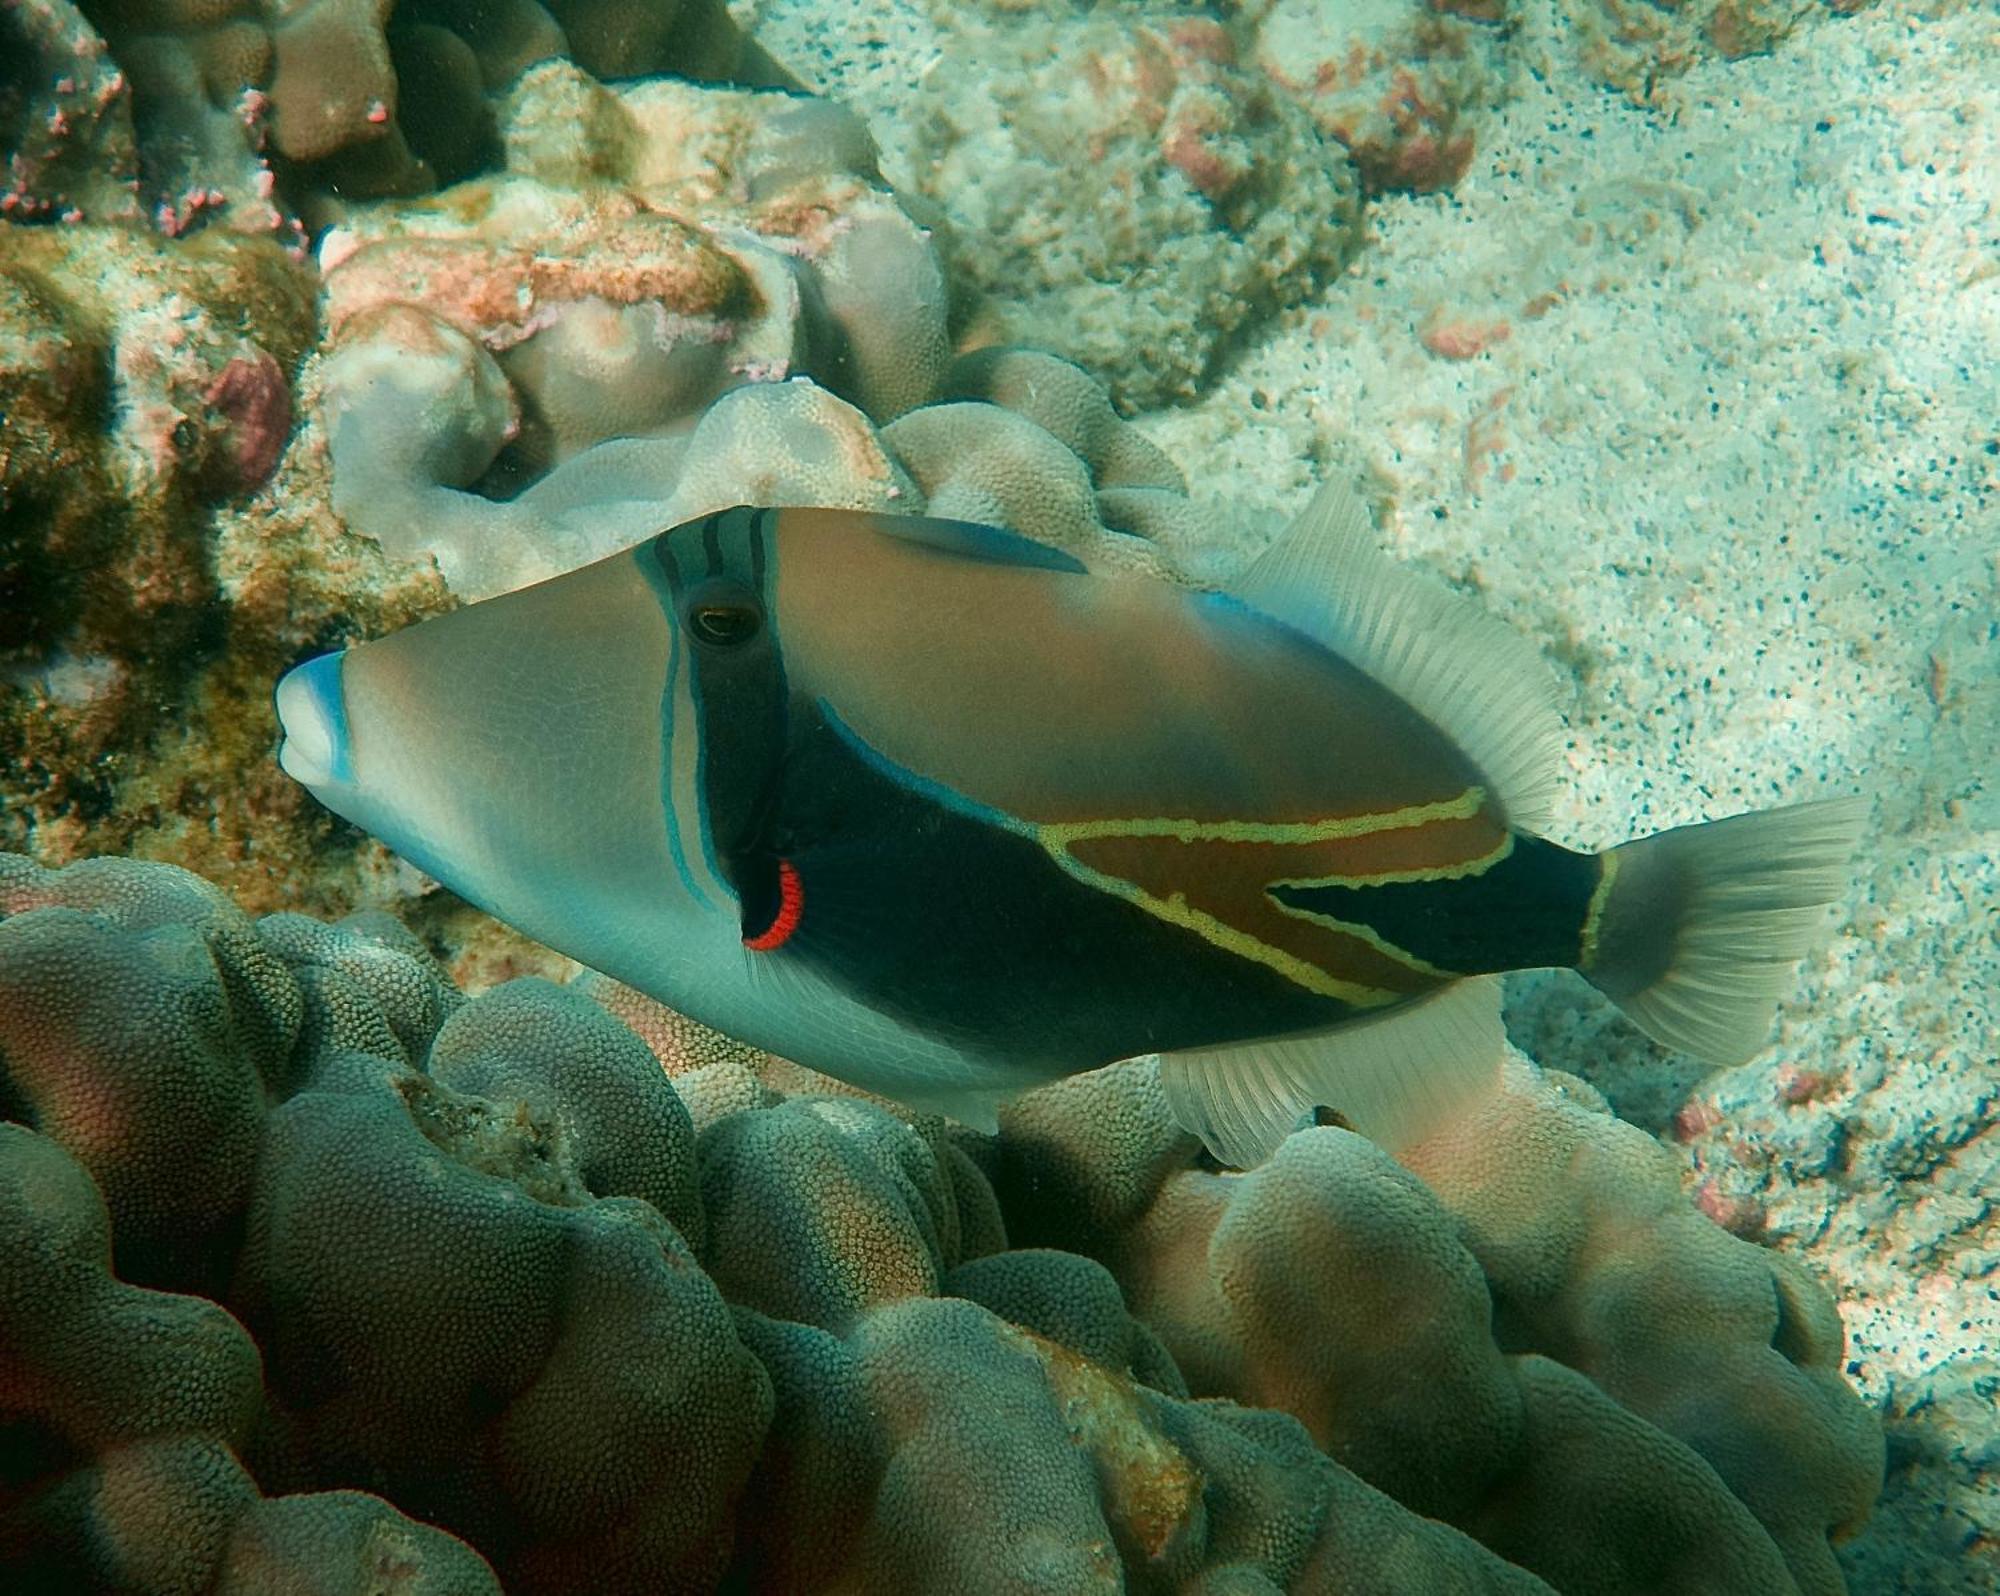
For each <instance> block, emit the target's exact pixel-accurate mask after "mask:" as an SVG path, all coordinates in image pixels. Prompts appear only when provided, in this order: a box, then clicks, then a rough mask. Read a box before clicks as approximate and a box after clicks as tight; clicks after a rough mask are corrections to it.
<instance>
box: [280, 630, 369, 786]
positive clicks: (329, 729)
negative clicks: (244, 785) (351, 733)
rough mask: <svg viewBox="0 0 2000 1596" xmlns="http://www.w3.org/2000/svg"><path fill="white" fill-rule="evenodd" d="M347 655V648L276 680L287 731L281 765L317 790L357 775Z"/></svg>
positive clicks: (294, 778) (293, 670)
mask: <svg viewBox="0 0 2000 1596" xmlns="http://www.w3.org/2000/svg"><path fill="white" fill-rule="evenodd" d="M346 658H347V652H346V650H345V649H343V650H341V651H340V652H338V653H333V654H321V655H320V656H319V657H318V658H316V659H309V660H307V661H306V662H305V663H304V664H303V665H300V666H297V667H295V668H294V669H292V670H290V671H287V672H286V673H285V676H284V679H283V680H281V681H280V682H279V683H278V692H277V706H278V725H279V728H280V729H281V730H282V731H283V732H284V741H283V742H282V743H280V744H279V746H278V765H279V768H280V769H282V770H283V771H284V772H285V774H286V775H288V776H290V777H291V778H292V780H294V781H296V782H298V783H300V784H301V785H302V786H304V787H307V788H310V789H311V790H313V791H314V792H318V791H319V790H321V789H322V788H325V787H329V786H333V785H335V784H341V783H346V782H349V781H351V780H352V779H353V767H352V764H351V762H350V760H349V758H348V735H347V699H346V694H345V691H344V689H343V687H342V683H341V668H342V662H343V661H344V660H345V659H346Z"/></svg>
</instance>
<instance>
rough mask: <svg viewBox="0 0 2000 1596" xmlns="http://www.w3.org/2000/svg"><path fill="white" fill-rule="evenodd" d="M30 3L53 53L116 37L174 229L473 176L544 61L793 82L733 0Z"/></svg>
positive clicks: (143, 159) (141, 138)
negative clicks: (504, 108)
mask: <svg viewBox="0 0 2000 1596" xmlns="http://www.w3.org/2000/svg"><path fill="white" fill-rule="evenodd" d="M24 16H25V19H26V20H25V21H24V22H23V23H22V24H20V26H21V27H22V29H23V31H24V33H26V34H27V36H28V37H29V38H30V39H31V40H32V41H34V42H35V43H36V45H37V46H38V47H39V48H40V50H41V51H42V52H43V53H44V54H46V55H49V56H50V57H51V58H53V57H54V53H55V50H56V48H57V47H58V46H59V47H60V48H61V49H63V50H64V51H66V52H67V53H68V54H70V55H73V56H75V57H77V58H79V59H81V60H83V61H86V62H88V61H90V60H93V59H97V58H101V57H103V56H104V54H105V44H106V42H107V41H108V43H109V46H110V50H111V52H112V53H113V54H115V56H116V58H117V61H118V63H119V65H120V66H122V67H123V68H124V71H125V72H126V73H129V74H130V79H131V90H130V96H129V100H130V103H129V108H128V107H127V105H126V104H125V103H124V102H125V95H124V90H123V87H122V85H121V86H120V88H119V91H118V98H119V105H118V107H117V115H118V117H119V118H120V120H121V121H122V123H123V133H124V137H125V138H126V139H127V140H130V139H131V138H132V130H133V129H134V128H136V134H137V137H136V146H137V150H138V154H139V165H140V167H141V168H142V176H143V186H144V190H145V193H146V196H147V201H148V204H149V207H151V208H154V209H155V210H156V214H157V217H158V219H159V221H160V222H161V223H162V225H163V226H165V227H166V228H167V229H168V230H169V231H175V230H178V229H180V228H183V227H185V226H187V225H189V224H190V223H191V222H192V221H194V220H195V219H196V218H198V217H204V216H206V215H226V216H227V217H228V220H229V223H230V225H231V226H233V227H235V228H237V229H239V230H245V231H253V232H255V231H269V230H272V229H274V228H282V227H284V226H286V224H287V221H288V210H287V207H292V208H296V209H297V210H301V211H303V212H304V213H306V214H307V216H308V217H309V218H310V219H313V220H315V221H323V220H325V219H326V217H327V215H328V214H330V213H335V212H338V211H339V210H341V209H344V208H345V207H346V206H347V205H349V204H351V203H352V202H353V201H354V199H356V198H357V197H361V198H365V197H368V196H373V195H382V194H413V193H422V192H426V191H428V190H431V189H434V188H437V187H439V186H440V185H442V184H444V183H449V182H452V181H455V180H457V179H458V178H461V177H465V176H467V175H469V174H470V173H471V172H473V171H475V170H477V169H478V168H479V167H480V166H481V165H483V164H484V163H486V162H487V161H488V160H489V159H490V158H491V156H492V154H493V150H494V141H495V130H494V127H493V121H492V115H491V112H490V110H489V109H488V99H489V97H490V96H495V95H499V94H502V93H504V92H505V91H506V90H507V89H508V87H509V86H510V85H511V84H512V83H513V82H514V80H515V79H516V78H518V77H519V76H520V74H521V73H522V72H523V71H524V70H526V69H527V68H529V67H532V66H533V65H535V64H536V63H538V62H541V61H546V60H552V59H565V58H566V59H570V60H574V61H575V62H576V63H578V64H579V65H580V66H581V67H582V68H583V69H584V70H585V71H588V72H592V73H596V74H598V75H600V76H615V77H636V76H642V75H646V74H650V73H658V72H669V71H671V72H675V73H678V74H680V75H682V76H685V77H691V78H698V79H707V80H726V81H735V82H744V83H761V84H772V85H788V84H791V83H792V82H793V80H792V78H791V77H790V75H789V74H788V73H787V72H785V70H784V69H783V68H782V67H780V66H779V65H778V64H777V63H776V62H775V61H773V60H772V59H771V57H770V56H769V55H767V54H766V53H765V52H764V51H763V50H762V49H761V48H760V47H759V46H758V45H757V44H756V43H755V42H754V41H752V40H750V39H749V38H747V37H746V36H745V35H744V34H743V33H742V32H741V31H740V30H738V28H737V27H736V25H735V23H734V22H733V21H731V19H730V16H729V13H728V9H727V7H726V6H724V5H723V4H722V0H668V3H663V4H637V3H631V0H611V3H608V4H606V3H592V0H553V3H552V4H550V5H548V6H543V5H541V4H539V3H538V0H511V3H508V4H502V5H497V6H474V5H464V4H458V3H455V0H411V3H404V4H397V3H396V0H365V3H361V4H350V5H342V4H335V3H334V0H306V3H304V4H299V5H280V4H274V3H264V0H222V3H220V4H214V5H203V6H189V7H183V6H174V5H169V4H154V3H148V0H91V3H87V4H85V5H83V6H82V8H81V15H77V14H75V13H72V12H71V10H70V7H69V4H68V3H67V0H33V4H32V5H31V6H29V7H27V8H26V9H25V12H24ZM85 18H87V19H88V23H86V22H85V20H84V19H85ZM90 24H94V25H95V26H96V27H97V28H101V29H102V30H103V36H102V38H101V39H100V38H98V37H97V36H96V35H95V34H93V33H92V32H91V31H90V26H89V25H90ZM44 40H50V41H53V42H52V43H46V44H45V43H44V42H43V41H44ZM73 92H75V91H73ZM129 165H130V163H129V162H127V163H126V169H128V170H129ZM274 201H275V203H274ZM78 202H79V203H80V202H81V196H79V200H78Z"/></svg>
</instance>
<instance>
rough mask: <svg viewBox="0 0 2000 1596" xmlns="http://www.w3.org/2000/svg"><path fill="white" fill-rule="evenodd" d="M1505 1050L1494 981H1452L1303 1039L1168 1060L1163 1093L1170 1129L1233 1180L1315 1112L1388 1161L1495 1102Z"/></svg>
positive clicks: (1192, 1052) (1206, 1050)
mask: <svg viewBox="0 0 2000 1596" xmlns="http://www.w3.org/2000/svg"><path fill="white" fill-rule="evenodd" d="M1506 1040H1507V1033H1506V1030H1505V1028H1504V1027H1503V1026H1502V1024H1501V1021H1500V985H1499V982H1498V981H1496V980H1492V979H1480V980H1466V981H1456V982H1453V983H1452V984H1451V985H1450V986H1448V987H1445V988H1443V989H1442V990H1441V991H1438V992H1435V993H1432V994H1431V995H1429V996H1427V997H1422V998H1418V999H1416V1000H1414V1001H1412V1002H1409V1003H1403V1004H1398V1005H1397V1006H1396V1007H1395V1008H1393V1009H1390V1010H1388V1011H1386V1012H1384V1013H1383V1014H1381V1015H1379V1016H1375V1017H1371V1018H1365V1019H1360V1020H1352V1021H1349V1022H1348V1023H1346V1024H1344V1025H1340V1026H1337V1027H1335V1028H1334V1029H1332V1030H1329V1031H1321V1032H1317V1033H1315V1034H1313V1035H1310V1036H1296V1037H1281V1038H1277V1039H1273V1040H1269V1041H1262V1042H1250V1043H1244V1044H1240V1045H1237V1046H1233V1047H1220V1048H1199V1049H1194V1050H1190V1051H1187V1052H1181V1053H1169V1054H1165V1055H1163V1056H1162V1057H1161V1060H1160V1083H1161V1085H1162V1086H1163V1087H1164V1088H1165V1090H1166V1094H1167V1104H1168V1106H1169V1107H1170V1108H1171V1109H1172V1110H1173V1114H1174V1118H1175V1119H1177V1120H1179V1121H1180V1123H1181V1124H1182V1125H1183V1126H1185V1127H1186V1128H1187V1129H1188V1130H1190V1131H1192V1132H1194V1134H1195V1135H1197V1136H1199V1137H1200V1138H1201V1139H1202V1141H1203V1142H1205V1143H1206V1144H1207V1146H1208V1150H1209V1151H1210V1152H1211V1153H1213V1154H1214V1155H1215V1157H1216V1158H1217V1159H1219V1160H1220V1161H1221V1162H1223V1163H1225V1164H1228V1165H1230V1166H1232V1167H1234V1168H1237V1169H1248V1168H1250V1167H1252V1166H1253V1165H1256V1164H1259V1163H1262V1162H1263V1161H1264V1160H1265V1159H1266V1158H1268V1157H1270V1156H1271V1154H1272V1153H1273V1152H1275V1151H1276V1150H1277V1146H1278V1144H1279V1143H1280V1142H1282V1141H1283V1140H1284V1139H1285V1137H1286V1136H1288V1135H1290V1134H1291V1132H1292V1131H1293V1130H1294V1129H1295V1128H1296V1127H1297V1126H1298V1124H1299V1122H1300V1120H1301V1119H1303V1118H1304V1117H1305V1116H1306V1115H1307V1114H1309V1113H1310V1112H1311V1111H1312V1110H1313V1109H1314V1108H1317V1107H1326V1108H1331V1109H1332V1110H1334V1111H1335V1112H1336V1113H1338V1114H1339V1115H1340V1116H1341V1118H1342V1119H1344V1120H1345V1121H1346V1122H1347V1123H1348V1124H1350V1125H1352V1126H1353V1127H1354V1128H1355V1129H1356V1130H1358V1131H1360V1132H1361V1133H1362V1134H1363V1135H1366V1136H1369V1137H1371V1138H1373V1139H1374V1140H1375V1141H1377V1142H1379V1143H1381V1144H1382V1145H1383V1146H1384V1147H1387V1148H1389V1149H1390V1150H1391V1151H1392V1152H1393V1151H1394V1150H1395V1149H1396V1148H1398V1147H1404V1146H1408V1145H1410V1144H1411V1143H1414V1142H1417V1141H1420V1140H1422V1139H1423V1138H1424V1137H1425V1136H1426V1135H1428V1134H1429V1133H1430V1132H1431V1131H1433V1130H1435V1129H1436V1128H1437V1127H1438V1126H1439V1125H1440V1124H1441V1123H1442V1122H1444V1121H1445V1120H1446V1119H1448V1118H1450V1117H1451V1116H1452V1115H1454V1114H1456V1113H1459V1112H1461V1111H1462V1110H1463V1109H1464V1107H1465V1105H1466V1104H1467V1103H1469V1102H1472V1101H1475V1100H1477V1099H1478V1098H1479V1097H1481V1096H1483V1095H1484V1094H1485V1093H1486V1092H1488V1091H1491V1090H1492V1088H1493V1086H1494V1085H1495V1083H1496V1082H1497V1081H1498V1080H1499V1072H1500V1061H1501V1055H1502V1053H1503V1052H1504V1050H1505V1044H1506Z"/></svg>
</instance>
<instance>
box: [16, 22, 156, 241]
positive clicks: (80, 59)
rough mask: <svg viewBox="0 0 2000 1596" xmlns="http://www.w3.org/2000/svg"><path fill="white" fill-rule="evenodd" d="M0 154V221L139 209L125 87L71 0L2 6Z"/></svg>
mask: <svg viewBox="0 0 2000 1596" xmlns="http://www.w3.org/2000/svg"><path fill="white" fill-rule="evenodd" d="M0 153H4V155H5V157H6V170H5V172H4V174H0V220H6V221H16V222H19V221H32V220H41V219H47V218H51V217H53V218H56V219H58V220H62V221H67V222H80V221H93V222H122V221H130V220H132V219H133V218H135V217H136V216H137V215H138V213H139V152H138V147H137V145H136V144H135V143H134V141H133V137H132V96H131V90H130V86H129V85H128V84H127V82H126V80H125V74H124V73H122V72H121V71H119V70H118V66H117V63H116V62H114V61H113V60H112V59H111V57H110V54H109V52H107V51H106V50H105V48H104V41H103V40H102V39H101V38H99V37H98V36H97V31H96V29H94V28H92V27H91V25H90V24H89V23H88V22H86V21H85V20H84V17H83V13H82V12H80V11H78V10H77V9H76V7H75V6H74V5H72V4H71V3H70V0H14V3H12V4H9V5H7V6H5V7H0Z"/></svg>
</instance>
